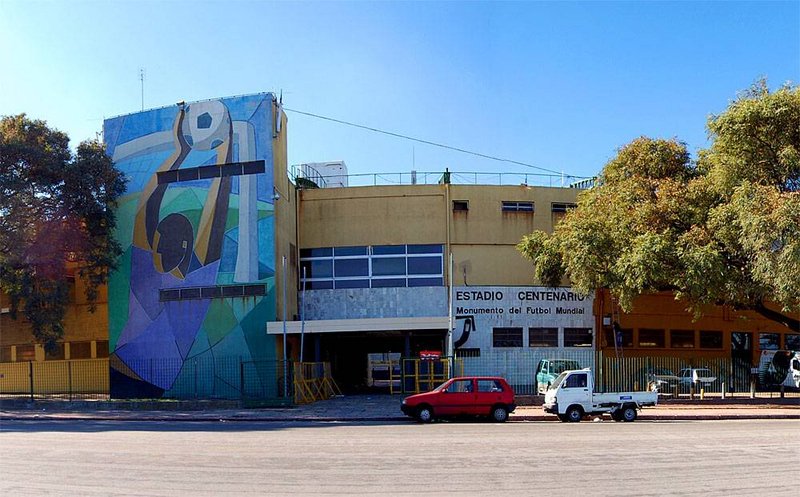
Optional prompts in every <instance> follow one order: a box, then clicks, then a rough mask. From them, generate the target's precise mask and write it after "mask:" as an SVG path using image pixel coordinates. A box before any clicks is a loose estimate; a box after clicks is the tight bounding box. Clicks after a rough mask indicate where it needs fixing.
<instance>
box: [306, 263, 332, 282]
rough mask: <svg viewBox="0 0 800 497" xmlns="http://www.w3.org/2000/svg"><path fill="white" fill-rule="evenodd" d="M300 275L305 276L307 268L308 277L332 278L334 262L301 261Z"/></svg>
mask: <svg viewBox="0 0 800 497" xmlns="http://www.w3.org/2000/svg"><path fill="white" fill-rule="evenodd" d="M300 265H301V268H300V277H301V278H302V277H303V269H305V270H306V273H305V277H306V278H332V277H333V262H332V261H330V260H327V261H326V260H320V261H301V262H300Z"/></svg>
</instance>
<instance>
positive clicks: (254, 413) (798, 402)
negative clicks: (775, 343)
mask: <svg viewBox="0 0 800 497" xmlns="http://www.w3.org/2000/svg"><path fill="white" fill-rule="evenodd" d="M402 399H403V396H401V395H385V394H384V395H380V394H379V395H351V396H342V397H336V398H332V399H329V400H323V401H319V402H315V403H313V404H308V405H301V406H293V407H274V408H259V409H245V408H241V407H238V406H236V403H235V402H226V401H208V402H171V403H169V404H170V405H169V406H164V407H163V408H159V405H158V403H157V402H155V403H154V402H147V403H141V405H140V404H137V403H131V402H116V403H115V402H113V401H82V402H61V401H36V402H26V401H15V402H8V401H3V402H2V403H0V423H2V422H3V421H10V420H54V421H55V420H87V421H225V422H236V421H240V422H241V421H249V422H276V421H279V422H290V421H318V422H335V421H336V422H342V421H376V422H378V421H380V422H408V421H410V420H411V418H408V417H406V416H403V414H402V413H401V412H400V402H401V401H402ZM536 400H537V399H536V398H527V399H526V398H520V399H519V402H520V403H531V402H536ZM538 403H539V404H540V403H541V400H539V401H538ZM639 419H640V420H667V421H678V420H722V419H725V420H728V419H797V420H800V398H798V397H790V398H785V399H779V398H774V399H768V398H767V399H765V398H756V399H744V398H741V399H718V398H717V399H704V400H689V399H686V400H684V399H681V400H665V401H664V402H662V403H660V404H659V405H658V406H657V407H652V408H645V409H643V410H642V411H640V413H639ZM509 420H510V421H557V418H556V417H555V416H553V415H546V414H545V413H544V412H543V411H542V408H541V406H540V405H520V406H519V407H517V409H516V411H515V412H514V413H512V414H511V415H510V417H509Z"/></svg>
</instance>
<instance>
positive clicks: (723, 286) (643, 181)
mask: <svg viewBox="0 0 800 497" xmlns="http://www.w3.org/2000/svg"><path fill="white" fill-rule="evenodd" d="M708 130H709V136H710V139H711V141H712V144H711V147H710V148H709V149H707V150H703V151H701V152H700V154H699V155H698V160H697V161H696V162H694V161H692V159H691V157H690V155H689V153H688V152H687V150H686V146H685V144H683V143H682V142H680V141H678V140H676V139H671V140H662V139H650V138H645V137H642V138H638V139H636V140H634V141H633V142H631V143H629V144H628V145H625V146H624V147H622V148H621V149H620V150H619V152H618V154H617V155H616V157H614V158H613V159H612V160H611V161H610V162H609V163H608V164H606V166H605V167H604V169H603V171H602V172H601V174H600V176H599V178H598V184H597V186H596V187H594V188H592V189H589V190H587V191H585V192H582V193H581V194H580V196H579V198H578V206H577V208H575V209H574V210H572V211H571V212H569V213H568V214H567V216H566V217H565V218H564V219H563V220H562V222H561V223H559V224H558V225H557V226H556V227H555V230H554V232H553V234H552V235H548V234H546V233H544V232H540V231H537V232H533V233H531V234H530V235H528V236H526V237H524V238H523V240H522V241H521V242H520V244H519V245H518V246H517V248H518V250H519V251H520V252H521V253H522V254H523V255H524V256H526V257H527V258H529V259H530V260H531V261H532V262H533V264H534V269H535V275H536V277H537V278H538V279H539V280H540V281H542V282H543V283H544V284H546V285H549V286H556V285H559V284H560V283H561V282H562V281H563V279H564V278H565V277H568V278H569V279H570V280H571V281H572V284H573V285H574V286H575V287H576V288H577V289H578V290H580V291H583V292H586V293H589V292H591V291H593V290H596V289H599V288H607V289H609V290H610V291H611V293H612V294H613V295H614V296H616V297H617V298H618V299H619V302H620V306H621V307H622V308H623V309H624V310H626V311H629V310H630V309H631V305H632V302H633V299H634V298H635V297H637V296H638V295H641V294H644V293H650V292H658V291H672V292H674V293H675V295H676V298H678V299H682V300H684V301H685V302H686V303H687V307H688V308H689V309H690V310H692V311H694V313H695V315H696V316H699V315H700V313H701V309H702V308H703V306H704V305H706V304H723V305H729V306H731V307H733V308H735V309H739V310H752V311H755V312H758V313H760V314H761V315H763V316H765V317H767V318H769V319H771V320H774V321H777V322H779V323H782V324H783V325H785V326H787V327H788V328H789V329H791V330H793V331H800V319H798V313H799V312H800V89H798V87H796V86H794V87H792V86H788V85H787V86H784V87H782V88H780V89H778V90H776V91H774V92H772V93H771V92H770V91H769V89H768V87H767V85H766V82H765V81H760V82H758V83H756V84H755V85H754V86H753V87H752V88H750V89H749V90H748V91H746V92H744V93H742V94H741V95H739V96H738V97H737V99H736V100H734V101H733V102H732V103H731V104H730V105H729V107H728V108H727V109H726V110H725V112H723V113H722V114H720V115H718V116H712V117H711V118H710V119H709V121H708ZM768 303H774V304H777V305H778V306H779V307H780V311H778V310H776V309H773V308H772V307H769V306H768V305H767V304H768Z"/></svg>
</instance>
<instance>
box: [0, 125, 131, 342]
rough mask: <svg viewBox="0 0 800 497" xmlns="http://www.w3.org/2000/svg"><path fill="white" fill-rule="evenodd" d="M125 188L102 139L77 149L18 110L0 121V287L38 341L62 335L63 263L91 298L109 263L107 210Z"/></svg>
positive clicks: (113, 247) (66, 287) (110, 215)
mask: <svg viewBox="0 0 800 497" xmlns="http://www.w3.org/2000/svg"><path fill="white" fill-rule="evenodd" d="M124 191H125V181H124V177H123V176H122V175H121V173H120V172H119V171H117V170H116V169H115V168H114V165H113V163H112V161H111V159H110V158H108V156H107V155H106V154H105V151H104V149H103V146H102V144H101V143H100V142H98V141H96V140H94V141H86V142H83V143H81V144H80V145H79V146H78V149H77V153H75V154H73V153H72V151H71V150H70V149H69V138H68V137H67V135H66V134H64V133H62V132H60V131H57V130H53V129H51V128H49V127H48V126H47V124H46V123H45V122H44V121H40V120H31V119H28V118H27V117H26V116H25V115H24V114H20V115H17V116H7V117H3V118H2V119H1V120H0V290H2V291H3V292H5V293H6V294H8V295H9V297H10V299H11V304H12V309H11V310H12V316H13V317H15V318H16V316H17V312H18V310H19V308H20V306H22V310H23V313H24V315H25V318H26V319H27V320H28V321H29V322H30V324H31V329H32V332H33V334H34V337H35V338H36V340H37V341H39V342H41V343H43V344H45V346H47V347H51V346H52V345H54V344H55V342H56V341H58V340H59V339H60V338H61V337H62V336H63V324H62V322H63V318H64V314H65V312H66V306H67V304H68V303H69V292H70V287H71V284H72V283H71V282H70V281H69V279H68V266H70V267H74V268H75V270H76V271H77V274H78V276H80V277H82V278H84V279H85V281H86V282H87V285H86V296H87V299H88V301H89V302H90V303H91V304H92V310H94V306H93V304H94V302H95V300H96V298H97V292H98V288H99V286H100V285H102V284H104V283H105V282H106V279H107V275H108V270H109V268H114V267H115V261H116V258H117V256H118V255H119V254H120V247H119V245H118V244H117V242H116V241H115V240H114V239H113V237H112V231H113V229H114V226H115V223H116V219H115V217H114V212H113V210H112V209H111V206H113V204H114V202H115V201H116V199H117V198H118V197H119V196H120V195H121V194H122V193H124Z"/></svg>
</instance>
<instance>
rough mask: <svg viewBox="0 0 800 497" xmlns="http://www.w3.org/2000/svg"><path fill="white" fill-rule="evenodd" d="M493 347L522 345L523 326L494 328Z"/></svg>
mask: <svg viewBox="0 0 800 497" xmlns="http://www.w3.org/2000/svg"><path fill="white" fill-rule="evenodd" d="M492 346H493V347H522V328H492Z"/></svg>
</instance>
